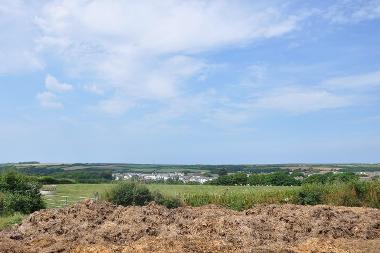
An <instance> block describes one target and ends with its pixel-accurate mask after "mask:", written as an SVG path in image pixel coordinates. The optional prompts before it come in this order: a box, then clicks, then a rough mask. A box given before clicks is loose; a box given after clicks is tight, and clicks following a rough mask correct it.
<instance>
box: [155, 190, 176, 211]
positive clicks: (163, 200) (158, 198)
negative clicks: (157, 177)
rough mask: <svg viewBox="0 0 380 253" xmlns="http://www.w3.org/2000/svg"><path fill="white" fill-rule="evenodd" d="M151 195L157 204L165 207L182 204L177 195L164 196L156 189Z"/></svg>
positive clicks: (174, 206)
mask: <svg viewBox="0 0 380 253" xmlns="http://www.w3.org/2000/svg"><path fill="white" fill-rule="evenodd" d="M152 195H153V199H154V201H155V202H156V203H157V204H160V205H163V206H166V207H167V208H177V207H180V206H182V202H181V200H180V199H179V198H177V197H169V196H164V195H162V194H161V193H160V192H158V191H155V192H153V193H152Z"/></svg>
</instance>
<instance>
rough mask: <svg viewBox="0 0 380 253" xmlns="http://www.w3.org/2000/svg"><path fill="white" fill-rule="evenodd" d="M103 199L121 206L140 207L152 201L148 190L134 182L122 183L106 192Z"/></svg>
mask: <svg viewBox="0 0 380 253" xmlns="http://www.w3.org/2000/svg"><path fill="white" fill-rule="evenodd" d="M105 199H106V200H108V201H110V202H112V203H114V204H117V205H123V206H130V205H133V206H135V205H137V206H142V205H145V204H147V203H148V202H150V201H152V200H153V196H152V194H151V193H150V191H149V189H148V188H147V187H146V186H144V185H140V184H137V183H136V182H132V181H130V182H123V183H120V184H117V185H116V186H114V187H113V188H112V189H111V190H110V191H109V192H106V194H105Z"/></svg>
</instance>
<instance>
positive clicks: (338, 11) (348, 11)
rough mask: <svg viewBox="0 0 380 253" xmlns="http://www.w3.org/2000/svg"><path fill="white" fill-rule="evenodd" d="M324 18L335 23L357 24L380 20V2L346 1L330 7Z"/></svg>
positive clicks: (377, 0)
mask: <svg viewBox="0 0 380 253" xmlns="http://www.w3.org/2000/svg"><path fill="white" fill-rule="evenodd" d="M323 16H324V17H325V18H327V19H329V20H330V21H331V22H333V23H340V24H345V23H357V22H361V21H365V20H372V19H378V18H380V1H379V0H344V1H338V2H336V3H335V4H333V5H332V6H330V7H329V8H328V9H327V11H325V12H324V14H323Z"/></svg>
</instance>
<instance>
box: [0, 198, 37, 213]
mask: <svg viewBox="0 0 380 253" xmlns="http://www.w3.org/2000/svg"><path fill="white" fill-rule="evenodd" d="M2 206H3V213H8V214H10V213H13V212H20V213H23V214H28V213H32V212H34V211H38V210H40V209H41V208H44V207H45V205H44V202H43V200H42V198H38V197H36V196H34V195H27V194H20V193H6V194H5V195H4V197H3V204H2Z"/></svg>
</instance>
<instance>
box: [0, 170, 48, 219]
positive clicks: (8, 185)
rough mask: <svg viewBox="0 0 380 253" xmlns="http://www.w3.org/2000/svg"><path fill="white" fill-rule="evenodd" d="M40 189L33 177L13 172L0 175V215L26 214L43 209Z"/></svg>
mask: <svg viewBox="0 0 380 253" xmlns="http://www.w3.org/2000/svg"><path fill="white" fill-rule="evenodd" d="M40 188H41V184H40V183H38V182H37V180H36V179H35V178H34V177H30V176H25V175H22V174H18V173H15V172H7V173H4V174H2V175H0V192H1V196H0V213H9V214H11V213H13V212H22V213H24V214H27V213H31V212H34V211H37V210H39V209H42V208H44V207H45V204H44V202H43V200H42V196H41V194H40Z"/></svg>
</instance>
